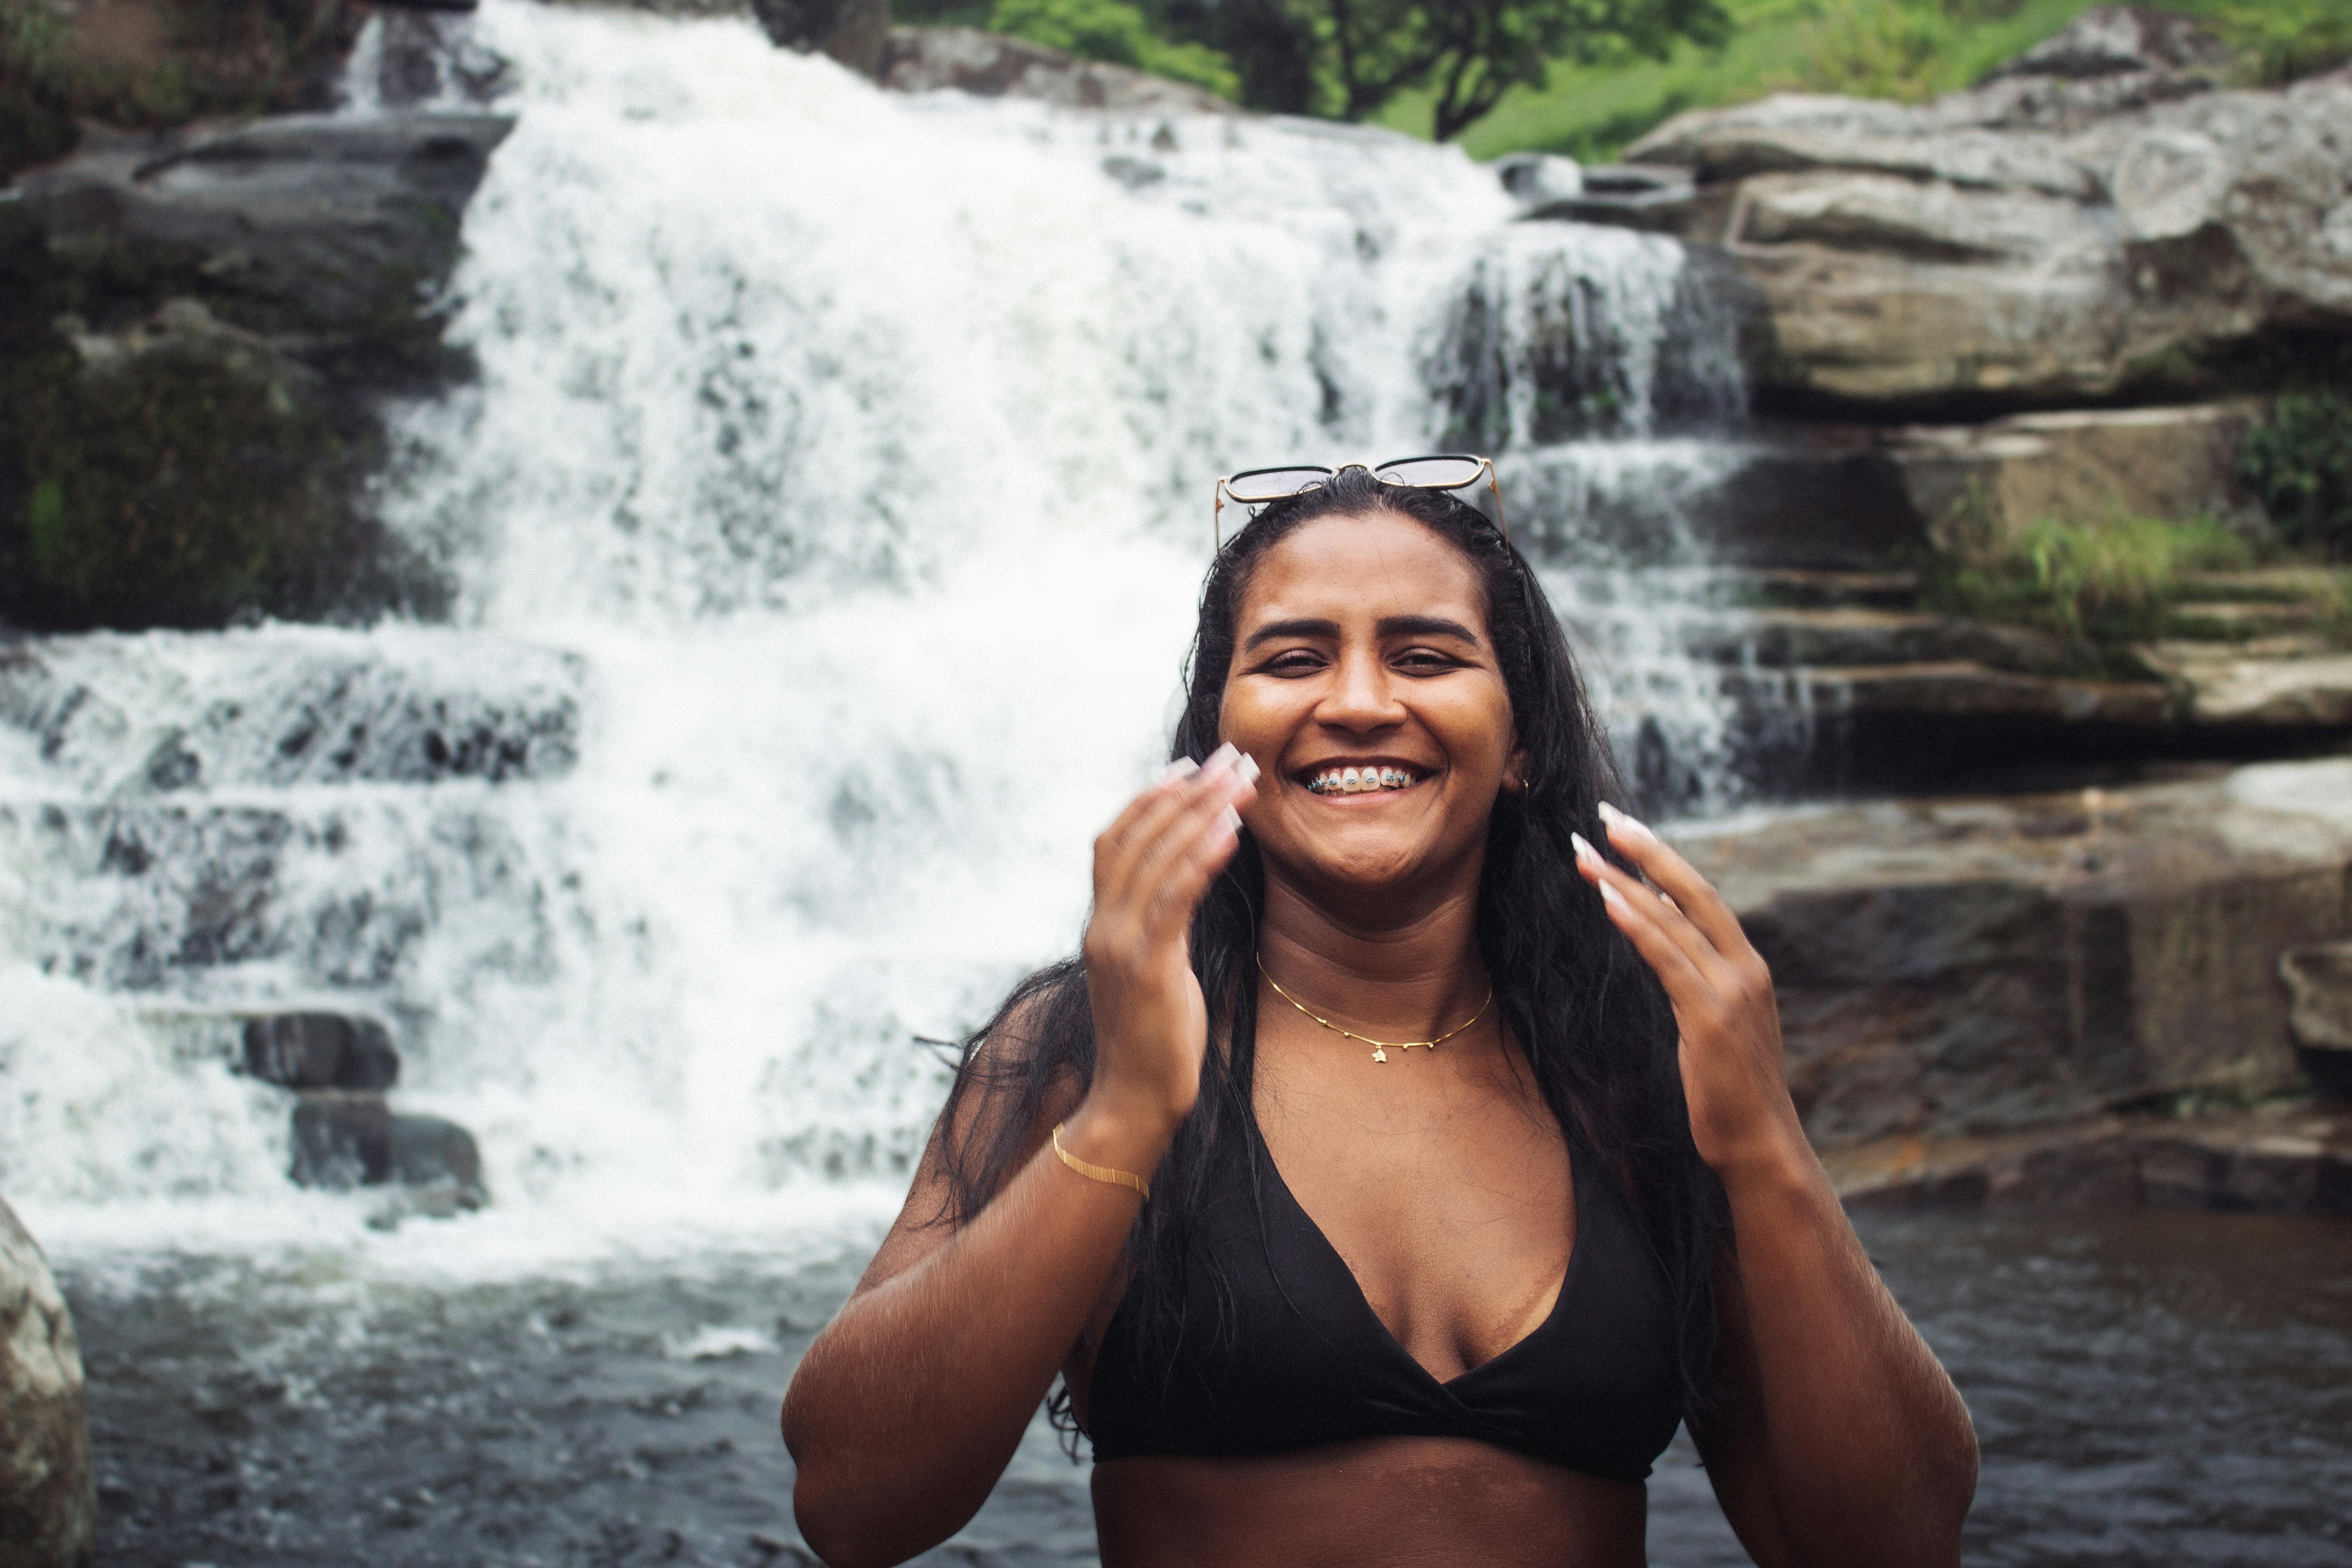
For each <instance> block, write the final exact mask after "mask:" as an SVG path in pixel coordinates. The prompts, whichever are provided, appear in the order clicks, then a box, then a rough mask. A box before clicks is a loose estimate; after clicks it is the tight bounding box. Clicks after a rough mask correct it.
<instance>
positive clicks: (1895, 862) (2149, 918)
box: [1678, 761, 2352, 1144]
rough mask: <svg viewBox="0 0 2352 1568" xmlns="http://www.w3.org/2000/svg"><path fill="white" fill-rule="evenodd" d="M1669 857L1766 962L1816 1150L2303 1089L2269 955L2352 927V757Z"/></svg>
mask: <svg viewBox="0 0 2352 1568" xmlns="http://www.w3.org/2000/svg"><path fill="white" fill-rule="evenodd" d="M1678 842H1679V843H1680V844H1681V846H1682V847H1683V848H1684V850H1685V854H1687V855H1689V856H1690V857H1691V858H1692V859H1693V861H1694V863H1695V864H1696V865H1697V866H1698V868H1700V870H1701V871H1702V872H1703V873H1705V874H1706V875H1707V876H1709V877H1710V878H1712V879H1714V880H1715V881H1716V882H1717V886H1718V887H1720V888H1721V889H1722V890H1723V892H1724V894H1725V896H1726V898H1727V899H1728V900H1730V901H1731V903H1732V905H1733V907H1734V908H1735V909H1736V910H1738V912H1739V915H1740V918H1741V920H1742V921H1743V922H1745V924H1746V926H1747V929H1748V934H1749V936H1750V938H1751V939H1752V940H1753V941H1754V942H1755V943H1756V946H1757V948H1758V951H1759V952H1761V953H1762V954H1763V955H1764V957H1765V960H1766V962H1767V963H1769V964H1770V965H1771V967H1772V973H1773V976H1774V981H1775V984H1776V985H1777V987H1778V989H1779V994H1780V1014H1781V1023H1782V1028H1783V1030H1784V1032H1785V1035H1786V1038H1787V1042H1788V1049H1789V1070H1790V1085H1791V1088H1792V1090H1793V1091H1794V1092H1795V1094H1796V1096H1797V1100H1798V1105H1799V1108H1800V1110H1801V1111H1802V1112H1803V1114H1804V1117H1805V1121H1806V1127H1807V1129H1808V1131H1809V1132H1810V1133H1811V1135H1812V1137H1813V1138H1814V1140H1815V1142H1818V1143H1822V1144H1837V1143H1847V1142H1865V1141H1869V1140H1873V1139H1879V1138H1885V1137H1888V1136H1891V1135H1895V1134H1900V1133H1904V1132H1916V1133H1923V1134H1937V1135H1952V1134H1958V1133H1965V1132H1980V1131H1998V1130H2002V1129H2014V1128H2021V1127H2027V1126H2032V1125H2033V1124H2035V1123H2038V1122H2047V1121H2066V1120H2070V1119H2075V1118H2080V1117H2084V1116H2086V1115H2091V1114H2094V1113H2095V1112H2097V1111H2099V1110H2103V1109H2105V1108H2108V1107H2112V1106H2116V1105H2122V1104H2129V1103H2133V1102H2137V1101H2140V1100H2146V1099H2147V1098H2148V1097H2149V1096H2152V1095H2159V1094H2166V1093H2178V1092H2181V1091H2187V1090H2200V1089H2201V1090H2213V1091H2226V1092H2229V1093H2233V1094H2242V1095H2259V1094H2263V1093H2269V1092H2274V1091H2278V1090H2282V1089H2292V1088H2294V1086H2296V1085H2297V1084H2299V1083H2300V1082H2302V1080H2303V1074H2302V1068H2301V1067H2300V1065H2299V1063H2298V1061H2297V1058H2296V1056H2295V1053H2294V1045H2293V1042H2292V1041H2291V1040H2290V1038H2289V1037H2288V1035H2287V1028H2286V1024H2287V1018H2286V1015H2287V998H2286V996H2285V994H2284V992H2283V991H2282V989H2281V988H2280V986H2279V985H2278V984H2277V979H2276V964H2277V961H2278V955H2279V953H2280V952H2283V951H2284V950H2286V949H2288V948H2292V947H2298V946H2302V945H2304V944H2307V943H2310V942H2325V941H2336V940H2339V939H2341V938H2343V937H2344V936H2345V935H2346V934H2347V932H2352V907H2347V868H2352V762H2347V761H2328V762H2321V763H2274V764H2266V765H2263V766H2258V767H2251V768H2243V769H2239V770H2237V771H2236V772H2234V773H2227V774H2223V775H2221V776H2218V777H2211V778H2207V779H2202V780H2199V781H2195V782H2185V783H2177V784H2151V785H2143V786H2139V787H2136V788H2131V789H2122V790H2104V791H2102V790H2093V791H2069V792H2066V793H2064V794H2061V795H2024V796H2009V797H1998V798H1982V799H1970V798H1950V799H1943V800H1927V799H1915V800H1906V801H1889V802H1883V803H1878V804H1874V805H1858V806H1849V807H1841V808H1836V809H1832V810H1828V811H1822V812H1818V813H1810V812H1809V813H1804V814H1799V815H1793V816H1787V817H1781V818H1779V819H1776V820H1774V821H1773V822H1771V823H1770V825H1769V826H1766V827H1762V828H1759V829H1756V830H1753V831H1744V832H1717V833H1713V834H1705V833H1695V834H1691V835H1688V836H1685V837H1683V838H1682V839H1680V840H1678Z"/></svg>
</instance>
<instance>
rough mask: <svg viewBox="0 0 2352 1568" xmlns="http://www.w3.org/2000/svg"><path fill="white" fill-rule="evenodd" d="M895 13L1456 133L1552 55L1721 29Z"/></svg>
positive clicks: (1473, 17)
mask: <svg viewBox="0 0 2352 1568" xmlns="http://www.w3.org/2000/svg"><path fill="white" fill-rule="evenodd" d="M896 9H897V13H898V16H899V18H900V19H901V20H903V21H910V22H936V23H954V24H961V25H964V26H986V27H989V28H992V29H993V30H994V31H997V32H1002V33H1008V34H1013V35H1015V36H1018V37H1024V38H1030V39H1034V41H1036V42H1039V43H1044V44H1051V45H1054V46H1055V47H1058V48H1064V49H1067V50H1068V51H1070V52H1071V53H1072V54H1076V55H1079V56H1082V57H1084V58H1089V59H1100V60H1109V61H1112V62H1114V63H1116V64H1119V65H1128V66H1138V67H1140V68H1143V69H1146V70H1155V71H1159V72H1160V73H1161V74H1163V75H1169V76H1175V77H1179V78H1181V79H1184V80H1187V81H1195V82H1199V83H1201V84H1202V85H1204V86H1208V87H1211V88H1212V89H1214V90H1217V91H1221V92H1226V93H1228V94H1230V95H1232V96H1234V97H1235V98H1237V99H1238V100H1240V101H1241V102H1243V103H1244V104H1246V105H1248V106H1249V107H1250V108H1253V109H1262V110H1272V111H1275V112H1279V113H1290V114H1320V115H1325V116H1328V117H1330V118H1333V119H1339V120H1368V119H1370V118H1372V117H1373V116H1375V115H1377V114H1380V113H1381V111H1382V110H1384V108H1385V107H1386V106H1387V105H1388V104H1390V102H1391V100H1395V99H1397V98H1398V97H1399V95H1400V94H1417V95H1418V96H1417V98H1416V100H1415V101H1417V102H1418V103H1419V104H1420V106H1421V108H1420V115H1421V121H1422V126H1423V129H1424V130H1425V131H1428V132H1433V134H1434V135H1436V136H1437V138H1438V139H1439V140H1441V141H1443V140H1446V139H1449V138H1451V137H1453V136H1454V135H1456V134H1457V133H1459V132H1461V131H1462V130H1464V129H1465V127H1467V126H1469V125H1470V124H1472V123H1473V122H1475V121H1477V120H1478V119H1480V118H1481V117H1482V116H1484V115H1485V114H1486V113H1487V111H1488V110H1492V109H1493V108H1494V107H1495V105H1496V103H1497V102H1499V101H1501V100H1502V99H1503V97H1504V96H1505V94H1507V93H1508V92H1509V91H1511V90H1512V89H1530V88H1539V87H1541V86H1542V85H1543V83H1544V82H1545V80H1546V79H1547V78H1548V77H1549V73H1550V71H1551V69H1552V67H1553V62H1555V61H1557V60H1562V59H1567V60H1574V61H1582V62H1595V61H1601V60H1610V61H1616V60H1628V59H1638V58H1658V59H1663V58H1666V57H1667V56H1668V55H1670V54H1671V52H1672V51H1673V49H1674V47H1675V44H1676V43H1677V42H1678V41H1681V40H1686V39H1696V40H1698V41H1700V42H1702V43H1708V44H1714V43H1720V42H1721V41H1722V40H1723V39H1725V38H1726V37H1728V34H1729V29H1730V19H1729V17H1728V16H1727V14H1726V13H1725V11H1724V10H1723V9H1722V6H1721V5H1720V4H1719V0H1216V3H1213V4H1212V3H1209V0H1140V3H1139V4H1129V3H1128V0H995V3H994V5H992V6H987V7H982V6H981V5H975V4H973V3H972V0H901V3H900V4H899V5H898V6H897V8H896Z"/></svg>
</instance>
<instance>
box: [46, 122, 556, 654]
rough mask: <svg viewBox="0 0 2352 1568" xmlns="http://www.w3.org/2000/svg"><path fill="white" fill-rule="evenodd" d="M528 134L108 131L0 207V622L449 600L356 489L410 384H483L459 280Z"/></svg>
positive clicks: (187, 616)
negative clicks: (501, 164) (488, 191)
mask: <svg viewBox="0 0 2352 1568" xmlns="http://www.w3.org/2000/svg"><path fill="white" fill-rule="evenodd" d="M509 125H510V122H509V121H508V120H507V119H505V118H504V117H501V116H497V115H488V114H437V113H432V114H428V113H392V114H387V115H383V116H381V117H372V118H351V119H343V118H332V117H320V116H305V115H295V116H286V117H280V118H278V119H270V120H261V121H254V122H252V123H250V124H247V125H242V126H233V127H229V128H226V129H221V128H213V129H198V130H190V131H184V132H167V133H163V134H161V135H157V136H152V137H147V136H136V137H134V136H125V135H121V134H119V133H111V134H110V133H105V132H96V131H93V132H91V133H90V134H89V136H87V137H86V138H85V142H84V145H83V147H82V149H81V150H80V151H79V152H78V153H75V154H74V155H73V156H72V157H70V158H68V159H67V160H65V161H64V162H62V163H58V164H55V165H53V166H51V167H49V168H47V169H43V170H39V171H37V172H35V173H32V174H26V175H25V176H24V177H23V179H22V181H21V182H20V184H21V191H22V195H21V197H20V199H18V200H16V201H13V202H10V203H8V204H6V205H5V207H0V273H4V274H5V275H6V276H7V278H8V279H9V280H10V282H11V284H12V285H14V287H12V288H11V289H10V290H9V291H8V292H7V293H6V294H5V295H0V620H5V621H9V622H14V623H16V624H17V625H21V626H26V627H28V628H32V629H39V630H48V629H69V628H76V627H81V626H93V625H103V626H124V627H133V626H217V625H220V624H222V623H223V622H224V621H226V620H227V619H229V618H230V617H231V616H236V615H237V614H240V613H245V614H250V613H252V612H254V611H261V612H266V613H273V614H278V615H281V616H296V617H305V618H310V617H318V616H326V615H331V614H337V613H346V614H349V613H357V614H365V613H368V612H370V611H373V610H375V609H380V608H382V607H384V606H386V605H405V606H407V607H409V608H412V609H418V610H426V611H429V610H431V609H433V608H434V607H436V605H437V604H438V602H439V598H440V587H439V584H438V583H437V581H436V579H434V578H433V577H432V576H431V574H429V573H427V572H425V570H424V569H423V568H422V567H421V566H420V565H419V564H418V563H416V562H415V560H414V559H413V558H412V557H411V556H410V555H409V554H408V553H407V552H404V551H403V550H402V549H401V548H400V547H398V546H397V545H395V544H394V542H391V541H390V540H389V539H388V538H386V537H385V536H384V535H383V531H382V530H381V529H380V528H378V527H377V526H376V525H375V523H374V522H373V517H372V514H370V513H369V512H368V511H367V510H366V508H365V507H364V505H363V504H362V499H361V492H362V489H363V488H364V486H365V485H366V483H367V480H368V479H369V476H370V475H371V474H372V473H373V471H374V470H375V468H376V467H377V466H378V465H379V463H380V462H381V460H382V458H383V433H382V427H381V424H380V421H379V416H378V413H377V410H378V407H379V405H380V403H381V400H382V399H383V397H385V396H387V395H416V394H425V393H430V392H432V391H434V390H436V389H437V388H439V387H441V386H443V385H446V384H448V383H449V382H451V381H453V380H455V379H457V378H459V377H461V376H462V375H463V374H466V370H467V366H466V365H465V363H463V362H462V360H460V359H458V358H457V357H456V356H454V355H452V354H449V353H445V352H444V350H443V349H442V346H441V331H442V326H443V322H444V320H445V317H446V310H444V308H443V307H444V306H445V305H446V301H444V300H441V298H440V294H441V291H442V290H443V289H445V288H446V286H447V282H448V278H449V274H450V271H451V269H452V268H453V267H454V266H455V264H456V261H457V247H458V221H459V217H460V215H461V214H462V213H463V211H464V208H465V205H466V203H467V200H468V198H469V197H470V196H471V195H472V193H473V190H474V188H475V186H476V185H477V184H478V183H479V182H480V180H481V177H482V174H483V172H484V170H485V169H486V167H487V165H488V157H489V154H490V153H491V151H492V150H493V149H494V148H495V147H497V145H498V144H499V141H500V140H501V139H502V138H504V136H505V135H506V133H507V132H508V130H509Z"/></svg>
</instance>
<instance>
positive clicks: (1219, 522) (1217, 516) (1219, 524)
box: [1209, 474, 1233, 555]
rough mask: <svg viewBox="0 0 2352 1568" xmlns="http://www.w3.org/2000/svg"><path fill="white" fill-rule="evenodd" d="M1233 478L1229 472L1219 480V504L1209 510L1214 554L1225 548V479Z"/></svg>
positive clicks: (1212, 553)
mask: <svg viewBox="0 0 2352 1568" xmlns="http://www.w3.org/2000/svg"><path fill="white" fill-rule="evenodd" d="M1231 478H1233V476H1232V475H1231V474H1227V475H1225V476H1224V478H1223V479H1219V480H1218V481H1217V504H1216V505H1215V506H1214V507H1213V508H1211V509H1210V510H1209V537H1210V538H1211V539H1212V540H1213V541H1214V542H1215V543H1214V547H1213V549H1212V550H1211V551H1210V554H1211V555H1217V554H1220V553H1222V552H1223V550H1224V548H1225V479H1231Z"/></svg>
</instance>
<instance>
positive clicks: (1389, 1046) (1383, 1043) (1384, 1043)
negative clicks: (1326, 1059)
mask: <svg viewBox="0 0 2352 1568" xmlns="http://www.w3.org/2000/svg"><path fill="white" fill-rule="evenodd" d="M1254 956H1255V957H1256V959H1257V972H1258V973H1260V974H1265V983H1266V984H1268V985H1271V986H1273V987H1274V994H1276V996H1279V997H1281V998H1282V999H1283V1000H1284V1001H1286V1002H1287V1003H1289V1004H1290V1005H1292V1006H1294V1007H1296V1008H1297V1009H1298V1010H1299V1011H1300V1012H1302V1013H1305V1014H1306V1015H1307V1016H1308V1017H1310V1018H1312V1019H1314V1020H1315V1021H1316V1022H1317V1023H1318V1024H1320V1025H1322V1026H1324V1027H1325V1028H1327V1029H1328V1030H1330V1031H1331V1032H1332V1033H1333V1034H1335V1035H1345V1036H1347V1037H1348V1038H1349V1039H1351V1040H1361V1041H1362V1042H1363V1043H1364V1044H1366V1045H1368V1046H1370V1047H1372V1060H1374V1061H1376V1062H1384V1061H1386V1060H1388V1059H1389V1053H1390V1052H1391V1051H1409V1050H1411V1049H1412V1048H1413V1047H1415V1046H1427V1047H1429V1048H1430V1049H1431V1050H1435V1049H1436V1048H1437V1047H1440V1046H1442V1045H1444V1043H1445V1042H1446V1041H1448V1040H1450V1039H1452V1038H1453V1037H1454V1036H1456V1035H1458V1034H1460V1033H1461V1032H1462V1031H1463V1030H1465V1029H1466V1028H1468V1027H1469V1026H1471V1025H1473V1024H1475V1023H1476V1022H1477V1021H1478V1020H1479V1019H1481V1018H1483V1017H1485V1016H1486V1007H1487V1005H1488V1004H1489V1003H1491V1002H1493V1001H1494V1000H1495V988H1494V986H1492V985H1488V986H1487V987H1486V1001H1485V1002H1481V1003H1479V1004H1478V1010H1477V1011H1476V1012H1475V1013H1473V1014H1471V1015H1470V1016H1468V1017H1467V1018H1465V1019H1463V1020H1462V1022H1460V1023H1458V1024H1456V1025H1454V1027H1452V1028H1450V1029H1448V1030H1446V1031H1445V1033H1444V1034H1442V1035H1440V1036H1438V1037H1437V1038H1435V1039H1433V1040H1376V1039H1374V1038H1372V1037H1371V1036H1370V1035H1360V1034H1358V1033H1356V1031H1355V1030H1353V1029H1343V1028H1341V1027H1339V1025H1337V1024H1335V1023H1333V1022H1332V1021H1331V1020H1330V1019H1328V1018H1326V1017H1325V1016H1323V1015H1322V1014H1320V1013H1317V1012H1314V1011H1312V1010H1310V1009H1309V1008H1308V1007H1307V1004H1306V1003H1304V1002H1301V1001H1300V1000H1299V999H1298V998H1297V997H1296V996H1293V995H1292V994H1290V993H1289V992H1287V991H1285V990H1284V989H1283V988H1282V982H1280V981H1279V980H1276V978H1275V977H1274V976H1273V975H1271V974H1266V973H1265V955H1264V954H1263V953H1260V954H1255V955H1254Z"/></svg>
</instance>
